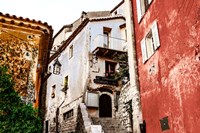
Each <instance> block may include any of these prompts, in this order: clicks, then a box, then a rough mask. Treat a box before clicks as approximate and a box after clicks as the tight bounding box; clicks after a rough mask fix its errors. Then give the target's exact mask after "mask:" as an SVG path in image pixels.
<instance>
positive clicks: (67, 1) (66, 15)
mask: <svg viewBox="0 0 200 133" xmlns="http://www.w3.org/2000/svg"><path fill="white" fill-rule="evenodd" d="M121 1H122V0H0V12H2V13H3V14H6V13H9V14H10V15H16V16H18V17H19V16H22V17H23V18H29V19H35V20H41V21H42V22H47V23H48V24H49V25H51V26H52V27H53V29H54V34H56V32H58V30H60V29H61V28H62V26H63V25H66V24H71V23H72V22H74V21H75V20H76V19H78V18H79V17H80V15H81V12H82V11H85V12H87V11H110V10H112V9H113V8H114V7H115V6H116V5H117V4H118V3H120V2H121Z"/></svg>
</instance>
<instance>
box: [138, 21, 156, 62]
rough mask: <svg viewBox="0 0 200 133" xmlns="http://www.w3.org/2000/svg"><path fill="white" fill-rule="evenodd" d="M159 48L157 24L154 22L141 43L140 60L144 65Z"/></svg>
mask: <svg viewBox="0 0 200 133" xmlns="http://www.w3.org/2000/svg"><path fill="white" fill-rule="evenodd" d="M159 47H160V40H159V34H158V27H157V22H156V21H155V22H154V23H153V24H152V26H151V29H150V31H149V33H148V34H147V35H146V36H145V38H143V39H142V41H141V49H142V59H143V63H145V62H146V61H147V60H148V59H149V58H150V57H151V56H152V55H153V54H154V53H155V51H156V50H157V49H158V48H159Z"/></svg>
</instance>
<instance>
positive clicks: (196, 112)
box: [133, 0, 200, 133]
mask: <svg viewBox="0 0 200 133" xmlns="http://www.w3.org/2000/svg"><path fill="white" fill-rule="evenodd" d="M133 12H134V13H133V14H134V25H135V33H136V35H135V37H136V52H137V60H138V69H139V80H140V90H141V102H142V112H143V119H144V120H145V121H146V128H147V133H161V132H162V130H161V126H160V119H162V118H163V117H166V116H168V118H169V126H170V129H169V130H166V131H164V132H166V133H198V132H200V1H199V0H153V1H152V3H151V5H150V7H149V9H148V10H147V12H146V14H145V15H144V16H143V18H142V20H141V22H140V23H139V24H138V20H137V10H136V0H133ZM154 20H157V23H158V31H159V37H160V45H161V46H160V47H159V48H158V50H157V51H156V52H155V53H154V54H153V56H152V57H150V59H149V60H148V61H147V62H145V63H143V62H142V53H141V45H140V42H141V40H142V39H143V38H144V36H145V35H146V34H147V33H148V32H149V29H150V27H151V24H152V22H153V21H154Z"/></svg>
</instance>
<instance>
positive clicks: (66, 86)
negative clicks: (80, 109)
mask: <svg viewBox="0 0 200 133" xmlns="http://www.w3.org/2000/svg"><path fill="white" fill-rule="evenodd" d="M64 88H65V90H67V89H68V76H66V77H65V80H64Z"/></svg>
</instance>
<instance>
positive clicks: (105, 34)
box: [103, 27, 111, 48]
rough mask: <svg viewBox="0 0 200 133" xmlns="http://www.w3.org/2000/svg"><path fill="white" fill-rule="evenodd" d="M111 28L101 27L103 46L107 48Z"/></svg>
mask: <svg viewBox="0 0 200 133" xmlns="http://www.w3.org/2000/svg"><path fill="white" fill-rule="evenodd" d="M110 32H111V28H108V27H103V46H104V47H106V48H109V44H110V37H109V36H110Z"/></svg>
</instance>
